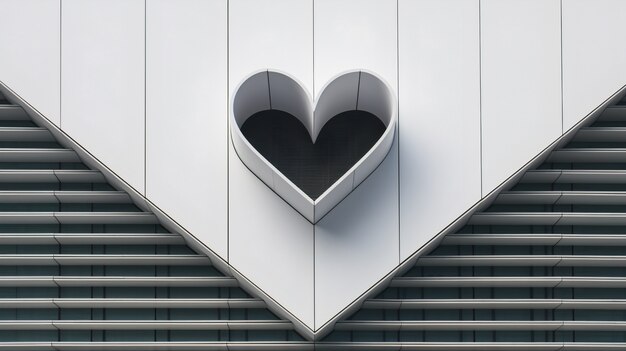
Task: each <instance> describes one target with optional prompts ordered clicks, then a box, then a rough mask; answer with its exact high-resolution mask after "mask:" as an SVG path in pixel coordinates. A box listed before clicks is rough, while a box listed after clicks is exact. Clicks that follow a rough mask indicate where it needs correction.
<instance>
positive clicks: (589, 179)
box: [520, 169, 626, 184]
mask: <svg viewBox="0 0 626 351" xmlns="http://www.w3.org/2000/svg"><path fill="white" fill-rule="evenodd" d="M520 182H521V183H547V184H551V183H557V184H569V183H573V184H579V183H590V184H602V183H606V184H625V183H626V170H618V169H606V170H605V169H601V170H586V169H581V170H566V169H564V170H545V169H540V170H533V171H528V172H526V173H525V174H524V176H523V177H522V179H521V181H520Z"/></svg>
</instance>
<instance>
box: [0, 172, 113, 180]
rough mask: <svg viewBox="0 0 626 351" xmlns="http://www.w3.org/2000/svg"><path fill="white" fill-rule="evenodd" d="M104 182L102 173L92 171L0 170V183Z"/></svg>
mask: <svg viewBox="0 0 626 351" xmlns="http://www.w3.org/2000/svg"><path fill="white" fill-rule="evenodd" d="M104 181H105V179H104V176H103V175H102V173H100V172H98V171H92V170H64V169H55V170H52V169H50V170H38V169H24V170H21V169H2V170H0V183H59V182H61V183H102V182H104Z"/></svg>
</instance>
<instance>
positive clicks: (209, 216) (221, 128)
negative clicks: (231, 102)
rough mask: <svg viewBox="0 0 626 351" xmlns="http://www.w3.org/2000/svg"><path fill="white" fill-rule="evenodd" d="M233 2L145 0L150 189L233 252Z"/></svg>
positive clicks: (223, 251)
mask: <svg viewBox="0 0 626 351" xmlns="http://www.w3.org/2000/svg"><path fill="white" fill-rule="evenodd" d="M226 20H227V2H226V0H216V1H206V0H148V1H147V3H146V40H147V42H146V49H147V51H146V194H147V197H148V198H150V199H151V200H152V201H153V202H154V203H155V204H156V205H157V206H159V207H160V208H161V209H162V210H164V211H165V212H166V213H168V214H169V215H170V216H172V217H173V218H175V219H176V221H178V222H179V223H180V224H181V225H182V226H184V227H185V228H186V229H187V230H188V231H189V232H191V233H192V234H193V235H194V236H196V237H197V238H199V239H200V240H202V241H203V242H204V243H205V244H206V245H207V246H208V247H209V248H211V249H212V250H213V251H215V252H217V253H218V254H219V255H221V256H222V257H224V258H226V257H227V252H228V247H227V243H228V231H227V227H228V224H227V220H228V217H227V183H228V173H227V155H228V154H227V153H228V144H227V137H228V131H227V125H228V119H227V116H228V113H227V104H228V81H227V21H226Z"/></svg>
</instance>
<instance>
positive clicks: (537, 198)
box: [495, 191, 626, 205]
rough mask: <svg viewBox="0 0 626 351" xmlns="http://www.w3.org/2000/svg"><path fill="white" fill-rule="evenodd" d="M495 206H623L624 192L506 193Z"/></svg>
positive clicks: (498, 199)
mask: <svg viewBox="0 0 626 351" xmlns="http://www.w3.org/2000/svg"><path fill="white" fill-rule="evenodd" d="M495 203H496V204H549V205H552V204H555V205H577V204H584V205H624V204H626V191H508V192H503V193H501V194H500V195H498V197H497V198H496V201H495Z"/></svg>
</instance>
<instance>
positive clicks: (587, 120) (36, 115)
mask: <svg viewBox="0 0 626 351" xmlns="http://www.w3.org/2000/svg"><path fill="white" fill-rule="evenodd" d="M0 93H2V94H3V95H4V96H5V97H6V98H7V99H8V100H9V101H10V102H11V103H13V104H16V105H19V106H21V107H22V108H23V109H24V110H25V111H26V112H27V114H28V115H29V116H30V117H31V118H32V119H33V120H34V121H35V122H37V123H38V124H40V125H41V126H43V127H45V128H47V129H48V130H49V131H50V132H51V133H52V134H53V136H54V137H55V138H56V139H57V140H58V141H59V142H60V143H61V144H62V145H63V146H65V147H68V148H70V149H73V150H74V151H75V152H76V153H77V154H78V155H79V157H80V159H81V160H82V161H83V162H84V163H85V164H87V165H88V166H89V167H92V168H93V169H97V170H98V171H100V172H101V173H102V174H103V175H104V177H105V178H106V180H107V181H108V182H110V183H111V184H112V185H113V186H115V187H116V188H118V189H121V190H124V191H126V192H127V193H128V194H129V195H130V197H131V199H132V200H133V202H134V203H135V204H136V205H137V206H139V207H140V208H141V209H142V210H145V211H149V212H153V213H154V214H155V215H156V216H157V217H158V219H159V221H160V222H161V224H162V225H163V226H164V227H165V228H167V229H168V230H170V231H172V232H174V233H177V234H180V235H181V236H182V237H183V238H184V239H185V241H186V243H187V245H189V246H190V247H191V248H193V249H194V250H196V251H198V252H200V253H202V254H204V255H206V256H208V257H209V259H210V261H211V263H212V264H213V265H214V266H216V267H217V268H218V269H219V270H221V271H222V272H224V273H227V274H230V275H232V276H233V277H234V278H235V279H237V281H238V282H239V284H240V285H241V287H242V288H243V289H244V290H246V291H248V292H250V293H251V294H253V295H256V296H258V297H259V298H261V299H262V300H264V301H265V303H266V304H267V307H268V309H269V310H270V311H272V312H273V313H276V314H277V315H278V316H280V317H281V318H284V319H287V320H289V321H291V322H292V323H293V324H294V329H295V330H296V331H297V332H298V333H299V334H301V335H302V336H303V337H304V338H306V339H307V340H309V341H316V340H320V339H322V338H323V337H325V336H326V335H328V334H329V333H330V332H332V331H333V329H334V326H335V324H336V323H337V322H338V321H339V320H341V319H344V318H346V317H348V316H349V315H350V314H352V313H354V312H355V311H356V310H358V309H359V308H360V307H361V306H362V304H363V302H364V301H365V300H366V299H368V298H370V297H372V296H373V295H375V294H377V293H379V292H381V291H382V290H383V289H385V288H386V287H387V286H388V285H389V282H390V281H391V279H392V278H393V277H395V276H397V275H400V274H402V273H404V272H406V271H407V270H408V269H410V268H411V267H412V266H413V265H414V264H415V263H416V261H417V259H418V258H419V257H420V256H421V255H422V254H424V253H426V252H428V251H429V250H430V249H432V248H434V247H436V245H438V244H439V243H440V241H441V240H442V239H443V237H444V236H445V235H446V234H448V233H451V232H453V231H455V230H457V229H459V228H461V227H462V226H463V225H465V224H466V222H467V221H468V220H469V218H470V217H471V216H472V215H473V214H474V213H476V212H478V211H480V210H482V209H484V208H486V207H488V206H489V205H490V204H491V203H492V202H493V201H494V200H495V198H496V197H497V195H498V194H499V193H500V192H501V191H503V190H505V189H507V188H508V187H510V186H511V185H513V184H515V183H517V181H519V179H520V178H521V177H522V176H523V175H524V173H525V172H526V171H527V170H529V169H532V168H535V167H536V166H538V165H539V164H541V163H542V162H543V161H544V160H545V159H546V158H547V157H548V156H549V154H550V152H551V151H552V150H554V149H556V148H558V147H560V146H562V145H564V144H566V143H568V142H569V141H570V140H571V138H572V137H573V136H574V135H575V134H576V132H577V131H578V130H579V129H580V128H582V127H585V126H588V125H589V124H591V123H593V122H594V121H595V120H596V119H597V118H598V117H599V116H600V114H601V113H602V112H603V111H604V109H605V108H606V107H607V106H610V105H612V104H614V103H615V102H616V101H618V100H620V99H621V98H622V97H623V96H624V95H626V85H624V86H622V87H621V88H619V89H618V90H617V91H616V92H614V93H613V94H612V95H611V96H610V97H609V98H607V99H606V100H605V101H604V102H602V103H601V104H600V105H598V106H597V107H596V108H594V109H593V110H592V111H591V112H590V113H589V114H587V115H586V116H585V117H583V118H582V119H581V120H580V121H579V122H577V123H576V124H575V125H574V126H572V127H571V128H569V129H568V130H567V131H566V132H564V133H563V134H562V135H561V136H560V137H558V138H557V139H556V140H554V141H553V142H552V143H550V144H549V145H548V146H547V147H546V148H544V149H543V150H542V151H540V152H539V153H538V154H537V155H536V156H534V157H533V158H532V159H530V160H529V161H528V162H527V163H526V164H524V165H523V166H522V167H520V168H519V169H518V170H517V171H515V172H514V173H513V174H512V175H511V176H509V177H508V178H507V179H506V180H504V181H503V182H502V183H500V184H499V185H498V186H497V187H496V188H495V189H493V190H492V191H491V192H490V193H489V194H487V195H485V196H484V197H483V198H482V199H480V200H479V201H477V202H476V203H475V204H474V205H472V206H471V207H470V208H469V209H467V210H466V211H465V212H464V213H463V214H461V215H460V216H459V217H457V218H456V219H455V220H453V221H452V222H451V223H450V224H448V225H447V226H446V227H445V228H444V229H443V230H442V231H440V232H439V233H437V234H435V235H433V236H432V238H431V239H430V240H429V241H428V242H427V243H425V244H424V245H422V246H421V247H420V248H418V249H416V250H415V251H414V252H413V254H411V255H410V256H409V257H408V258H406V259H405V260H403V261H402V262H401V263H400V264H399V265H398V266H396V268H394V269H393V270H392V271H390V272H389V273H387V274H386V275H385V276H384V277H382V278H381V279H379V280H378V281H377V282H376V283H374V284H373V285H372V286H371V287H370V288H368V289H367V290H366V291H365V292H363V293H362V294H361V295H359V296H358V297H356V298H355V299H354V300H353V301H352V302H351V303H350V304H348V305H347V306H346V307H344V308H343V309H342V310H340V311H339V312H337V313H336V314H335V315H334V316H333V317H331V318H330V319H329V320H328V321H326V322H325V323H324V324H323V325H322V326H320V327H319V328H317V329H316V330H313V329H312V328H310V327H309V326H308V325H307V324H306V323H304V322H303V321H302V320H300V319H299V318H298V317H297V316H296V315H295V314H293V313H292V312H291V311H289V310H288V309H287V308H285V307H284V306H282V305H281V304H280V303H279V302H278V301H276V300H275V299H273V298H272V297H271V296H270V295H269V294H268V293H266V292H265V291H264V290H263V289H261V288H260V287H259V286H257V285H256V284H255V283H254V282H253V281H252V280H250V279H248V278H247V277H246V276H245V275H244V274H242V273H241V272H239V271H238V270H236V269H235V268H234V267H232V266H231V265H230V264H229V263H228V262H227V261H226V260H225V259H224V258H222V257H221V256H220V255H219V254H217V253H216V252H214V251H213V250H211V248H210V247H208V246H207V245H206V244H204V243H203V242H202V241H201V240H199V239H197V238H196V237H195V236H194V235H193V234H192V233H191V232H189V231H188V230H186V229H185V228H184V227H183V226H182V225H181V224H179V223H178V222H177V221H176V220H174V219H173V218H172V217H170V216H169V215H168V214H167V213H165V211H163V210H162V209H160V208H159V207H158V206H157V205H156V204H154V203H153V202H152V201H150V200H149V199H147V198H146V197H145V196H144V195H142V194H141V193H140V192H139V191H138V190H137V189H135V188H134V187H132V186H131V185H130V184H128V183H127V182H126V181H125V180H124V179H123V178H121V177H120V176H119V175H117V174H116V173H115V172H114V171H113V170H111V169H110V168H109V167H107V166H106V165H105V164H104V163H103V162H102V161H100V160H99V159H98V158H97V157H95V156H94V155H93V154H91V153H90V152H89V151H88V150H87V149H86V148H85V147H83V146H82V145H81V144H79V143H78V142H77V141H75V140H74V139H73V138H72V137H71V136H69V135H68V134H67V133H66V132H65V131H63V130H61V129H60V128H59V127H57V126H56V125H55V124H54V123H52V122H51V121H50V120H49V119H48V118H47V117H45V116H44V115H43V114H42V113H41V112H39V111H38V110H37V109H36V108H35V107H33V106H32V105H30V104H29V103H28V102H27V101H26V100H25V99H24V98H22V97H21V96H20V95H19V94H17V93H16V92H15V91H13V90H12V89H11V88H10V87H8V86H7V85H6V84H5V83H4V82H2V81H0Z"/></svg>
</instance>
